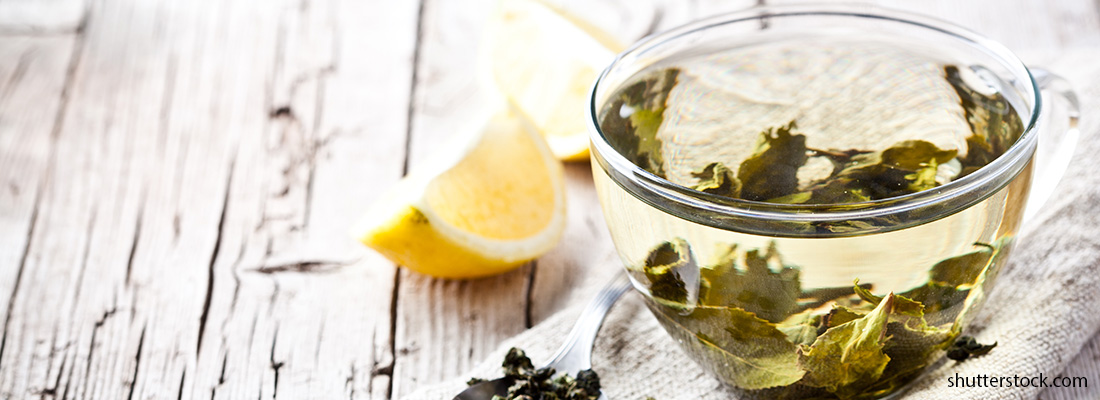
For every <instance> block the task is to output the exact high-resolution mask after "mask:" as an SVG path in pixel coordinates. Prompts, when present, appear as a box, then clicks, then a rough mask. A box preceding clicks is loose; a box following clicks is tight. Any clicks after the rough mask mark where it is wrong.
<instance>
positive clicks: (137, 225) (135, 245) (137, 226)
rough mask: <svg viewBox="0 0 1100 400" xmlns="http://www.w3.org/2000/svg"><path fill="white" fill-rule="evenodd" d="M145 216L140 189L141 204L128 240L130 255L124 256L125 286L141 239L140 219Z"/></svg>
mask: <svg viewBox="0 0 1100 400" xmlns="http://www.w3.org/2000/svg"><path fill="white" fill-rule="evenodd" d="M144 216H145V191H144V190H142V195H141V204H140V205H138V211H137V221H136V222H135V223H134V238H133V240H132V241H131V242H130V255H129V257H127V258H126V286H127V287H129V286H130V276H131V274H132V273H133V270H134V255H135V254H137V248H138V242H139V241H140V239H141V219H142V217H144Z"/></svg>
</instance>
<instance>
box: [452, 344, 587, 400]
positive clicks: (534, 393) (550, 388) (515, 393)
mask: <svg viewBox="0 0 1100 400" xmlns="http://www.w3.org/2000/svg"><path fill="white" fill-rule="evenodd" d="M501 368H502V369H503V370H504V376H505V377H508V378H511V379H513V383H512V386H510V387H509V388H508V395H507V396H499V395H494V396H493V398H492V400H535V399H545V400H551V399H556V400H596V399H598V398H599V397H600V378H599V376H598V375H596V373H595V372H593V371H592V370H590V369H587V370H583V371H580V372H577V376H576V378H574V377H572V376H569V374H556V373H555V372H556V371H554V369H553V368H538V369H536V368H535V367H534V366H533V365H532V364H531V359H530V358H528V357H527V354H525V353H524V352H523V350H520V349H518V348H515V347H513V348H511V349H509V350H508V354H506V355H505V356H504V362H503V363H502V364H501ZM484 381H485V380H484V379H479V378H473V379H470V380H469V381H467V382H466V384H468V385H471V386H472V385H476V384H478V383H481V382H484Z"/></svg>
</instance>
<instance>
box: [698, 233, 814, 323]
mask: <svg viewBox="0 0 1100 400" xmlns="http://www.w3.org/2000/svg"><path fill="white" fill-rule="evenodd" d="M738 261H739V258H738V257H737V254H736V253H733V254H731V255H729V256H728V257H727V258H726V259H725V260H723V261H722V262H720V263H719V264H717V265H715V266H713V267H711V268H703V269H702V270H701V271H700V273H701V274H702V276H703V280H704V281H706V282H707V283H706V286H707V287H708V288H709V289H708V290H707V291H706V296H705V297H701V302H700V304H704V305H710V306H723V307H738V308H741V309H744V310H745V311H748V312H751V313H753V314H756V315H757V316H759V317H761V318H764V319H766V320H768V321H771V322H779V321H782V320H784V319H786V318H787V317H788V316H790V315H791V314H792V313H793V312H794V310H795V309H796V308H797V307H798V298H799V295H800V294H801V284H800V283H799V278H798V275H799V272H798V268H797V267H792V266H787V265H783V262H782V260H781V259H780V258H779V253H778V251H777V250H776V249H775V244H774V242H773V243H772V245H771V246H770V247H769V248H768V250H767V251H766V252H763V253H761V252H760V251H759V250H756V249H754V250H749V251H747V252H745V255H744V259H743V261H744V263H743V264H740V263H739V262H738ZM738 267H741V268H738Z"/></svg>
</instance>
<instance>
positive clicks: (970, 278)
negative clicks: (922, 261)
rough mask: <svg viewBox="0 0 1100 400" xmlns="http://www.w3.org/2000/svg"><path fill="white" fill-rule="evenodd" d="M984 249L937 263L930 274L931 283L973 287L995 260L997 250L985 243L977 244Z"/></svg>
mask: <svg viewBox="0 0 1100 400" xmlns="http://www.w3.org/2000/svg"><path fill="white" fill-rule="evenodd" d="M975 245H977V246H983V248H982V249H980V250H978V251H975V252H971V253H966V254H963V255H961V256H957V257H952V258H948V259H946V260H943V261H940V262H938V263H936V265H934V266H932V270H931V271H930V272H929V275H930V277H929V279H930V280H931V281H934V282H937V283H942V284H945V285H951V286H971V285H973V284H974V283H975V281H977V280H978V276H980V275H981V273H982V271H983V270H985V267H986V265H987V264H989V263H990V261H991V260H992V259H993V254H994V251H995V248H994V247H993V246H991V245H988V244H984V243H975Z"/></svg>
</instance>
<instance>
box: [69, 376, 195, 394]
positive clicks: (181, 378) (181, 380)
mask: <svg viewBox="0 0 1100 400" xmlns="http://www.w3.org/2000/svg"><path fill="white" fill-rule="evenodd" d="M185 382H187V370H183V373H182V374H180V389H179V391H177V392H176V400H183V387H184V383H185ZM62 400H64V399H62Z"/></svg>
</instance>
